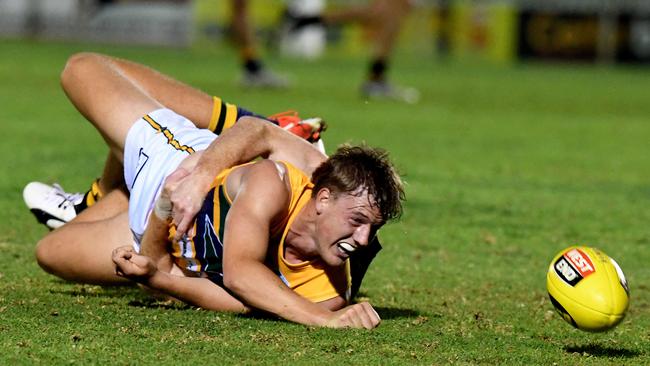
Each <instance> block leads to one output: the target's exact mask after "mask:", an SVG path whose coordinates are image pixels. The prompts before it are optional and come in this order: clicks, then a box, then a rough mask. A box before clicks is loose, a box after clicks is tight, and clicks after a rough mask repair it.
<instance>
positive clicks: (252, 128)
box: [237, 116, 274, 157]
mask: <svg viewBox="0 0 650 366" xmlns="http://www.w3.org/2000/svg"><path fill="white" fill-rule="evenodd" d="M237 126H239V127H240V128H242V129H244V130H246V132H247V133H248V134H249V136H254V137H255V145H257V146H256V147H257V148H259V147H262V148H263V149H262V150H263V153H262V156H264V157H266V156H267V155H268V154H269V152H270V150H269V146H270V145H269V137H270V131H271V130H270V129H271V128H273V127H274V126H273V124H271V123H269V122H268V121H265V120H262V119H260V118H257V117H251V116H245V117H242V118H240V119H239V120H238V121H237Z"/></svg>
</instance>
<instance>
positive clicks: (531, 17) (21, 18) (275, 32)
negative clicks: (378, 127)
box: [0, 0, 650, 64]
mask: <svg viewBox="0 0 650 366" xmlns="http://www.w3.org/2000/svg"><path fill="white" fill-rule="evenodd" d="M366 2H367V1H365V0H363V1H342V0H291V1H282V0H251V1H249V2H248V3H249V15H250V19H251V24H253V29H254V32H255V35H256V37H257V39H258V42H259V43H260V46H261V47H263V48H264V49H265V50H266V52H278V53H279V54H282V55H289V56H300V57H306V58H316V57H319V55H320V54H321V53H322V52H323V49H324V46H325V45H327V48H328V49H331V50H333V51H345V52H347V53H351V54H355V53H363V52H365V51H364V50H365V49H366V48H364V39H365V38H367V36H368V35H367V31H366V30H364V27H363V26H361V25H358V24H357V23H354V24H347V25H341V26H335V27H328V28H327V30H326V31H325V32H320V33H318V32H316V33H315V32H313V31H311V32H310V31H309V29H308V28H305V29H301V30H300V31H299V32H283V27H282V25H283V19H285V18H286V17H285V13H286V9H287V7H289V8H291V7H293V8H294V9H300V8H301V7H302V9H303V10H304V11H307V12H309V11H314V9H317V10H315V11H318V9H322V8H323V7H331V6H340V5H350V4H355V3H366ZM412 4H413V9H412V11H411V13H410V14H409V16H408V18H407V19H406V20H405V23H404V24H403V27H402V30H401V32H400V36H399V37H400V38H399V42H397V46H396V48H397V49H398V51H399V52H402V53H403V52H410V53H414V54H416V55H424V56H431V57H444V58H451V59H454V60H455V59H461V60H462V59H469V60H474V59H478V60H485V61H488V62H494V63H503V64H507V63H512V62H516V61H518V60H535V59H544V60H566V61H574V60H581V61H588V62H599V63H617V62H624V63H630V62H632V63H648V62H650V1H647V0H510V1H504V0H482V1H471V0H416V1H413V2H412ZM230 24H231V6H230V1H226V0H218V1H217V0H176V1H172V0H167V1H163V0H159V1H155V0H149V1H139V0H57V1H48V0H0V36H1V37H3V38H22V37H27V38H32V39H47V40H74V41H91V42H105V43H120V44H147V45H156V46H169V47H180V48H183V47H190V46H197V45H198V46H205V45H213V44H215V43H217V44H218V43H219V42H229V40H230V39H231V37H229V34H230V29H231V27H230ZM289 33H291V34H289Z"/></svg>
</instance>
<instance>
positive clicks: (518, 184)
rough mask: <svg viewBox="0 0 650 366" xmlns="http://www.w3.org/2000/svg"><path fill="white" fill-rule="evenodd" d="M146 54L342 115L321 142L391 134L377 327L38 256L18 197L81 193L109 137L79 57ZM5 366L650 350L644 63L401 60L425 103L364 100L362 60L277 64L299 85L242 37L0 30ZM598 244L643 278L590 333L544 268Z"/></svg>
mask: <svg viewBox="0 0 650 366" xmlns="http://www.w3.org/2000/svg"><path fill="white" fill-rule="evenodd" d="M81 50H94V51H101V52H106V53H110V54H113V55H117V56H122V57H126V58H130V59H134V60H137V61H140V62H143V63H146V64H149V65H152V66H154V67H155V68H158V69H160V70H162V71H164V72H166V73H169V74H171V75H173V76H175V77H177V78H179V79H181V80H183V81H186V82H188V83H190V84H193V85H196V86H199V87H201V88H203V89H205V90H207V91H209V92H211V93H215V94H218V95H221V96H223V97H224V98H225V99H227V100H229V101H233V102H237V103H239V104H241V105H243V106H246V107H249V108H250V109H253V110H256V111H259V112H261V113H269V114H270V113H273V112H278V111H281V110H285V109H289V108H294V109H298V110H300V111H301V112H302V113H303V114H307V115H320V116H323V117H324V118H326V119H327V120H328V121H329V124H330V129H329V131H327V133H326V137H325V141H326V145H327V147H328V148H329V149H333V148H334V147H335V146H336V145H337V144H339V143H343V142H347V141H352V142H359V141H367V142H368V143H369V144H371V145H377V146H382V147H385V148H387V149H388V150H389V151H391V152H392V156H393V157H394V160H395V161H396V162H397V165H398V166H399V167H400V170H401V171H402V173H403V174H404V177H405V180H406V182H407V183H408V186H407V195H408V202H407V203H406V207H405V214H404V216H403V218H402V220H401V221H400V222H398V223H394V224H392V225H389V226H387V227H386V228H385V229H383V230H382V237H383V242H384V247H385V250H384V251H383V252H382V253H381V254H380V256H379V257H378V259H377V260H376V262H375V263H374V265H373V267H372V268H371V270H370V272H369V274H368V276H367V277H366V280H365V282H364V286H363V288H362V292H363V296H364V297H367V298H368V299H369V300H370V302H371V303H372V304H374V305H375V306H376V308H377V309H378V311H379V313H380V315H381V316H382V318H383V323H382V325H381V326H380V327H379V328H377V329H376V330H373V331H361V330H331V329H317V328H309V327H305V326H301V325H296V324H290V323H287V322H284V321H274V320H268V319H251V318H247V317H242V316H236V315H230V314H219V313H213V312H207V311H202V310H199V309H193V308H183V307H180V306H173V307H169V306H164V305H162V304H159V303H156V302H152V301H150V300H149V299H147V297H146V296H144V295H143V294H141V293H140V292H139V291H138V290H136V289H134V288H119V289H116V288H102V287H98V286H86V285H78V284H71V283H66V282H63V281H60V280H57V279H55V278H54V277H52V276H49V275H47V274H46V273H44V272H43V271H42V270H41V269H40V268H39V267H38V265H37V264H36V262H35V260H34V258H33V248H34V244H35V243H36V242H37V241H38V239H39V238H40V237H41V236H42V235H44V234H45V233H46V230H45V228H43V227H41V226H39V225H37V224H36V222H35V220H34V219H33V218H32V217H31V215H30V213H29V212H28V211H27V209H26V208H25V207H24V204H23V201H22V196H21V192H22V188H23V187H24V185H25V184H26V183H27V182H29V181H31V180H40V181H45V182H54V181H58V182H60V183H61V184H62V185H63V186H64V187H66V188H69V189H76V190H85V189H86V187H87V186H88V184H89V182H90V181H91V180H92V179H93V178H95V177H96V176H97V175H98V174H99V173H100V167H101V164H102V163H103V160H104V157H105V153H106V149H105V147H104V146H103V142H102V140H101V139H100V138H99V136H98V135H97V134H96V133H95V131H94V130H93V128H92V127H91V126H90V125H89V124H88V123H85V121H84V120H83V119H82V117H81V116H80V115H79V114H78V113H77V112H76V111H75V110H74V108H73V107H72V106H71V105H70V104H69V103H68V102H67V100H66V98H65V96H64V94H63V92H62V91H61V89H60V88H59V85H58V76H59V73H60V71H61V69H62V66H63V65H64V62H65V60H66V58H67V57H68V56H69V55H71V54H72V53H74V52H77V51H81ZM0 55H2V57H0V83H1V84H0V126H2V131H3V136H4V137H3V141H4V143H3V144H2V149H1V150H0V151H2V156H3V157H4V159H3V162H2V163H1V164H0V192H1V195H0V212H2V220H1V222H0V250H1V253H2V254H0V364H3V365H13V364H25V365H26V364H34V363H41V364H169V365H171V364H198V363H205V362H210V363H211V364H284V363H289V362H291V363H296V364H332V365H335V364H336V365H338V364H377V365H378V364H448V363H454V364H489V365H494V364H507V365H510V364H540V365H569V364H580V365H592V364H593V365H600V364H611V365H620V364H626V365H632V364H638V365H643V364H650V285H649V284H648V281H650V267H649V266H648V263H650V248H649V246H650V225H649V224H650V169H649V167H650V103H649V102H648V91H647V90H648V85H650V73H648V69H642V68H607V67H597V66H589V65H568V66H567V65H536V64H527V65H517V66H512V67H496V66H487V65H467V64H462V65H461V64H455V63H451V62H436V60H434V59H429V58H424V59H418V58H415V57H403V58H398V59H397V60H396V61H395V65H394V70H393V71H394V73H393V75H392V76H393V78H394V79H395V80H397V81H399V82H400V83H403V84H407V85H413V86H415V87H417V88H419V89H420V90H421V91H422V95H423V100H422V102H421V103H420V104H418V105H416V106H408V105H404V104H399V103H393V102H364V101H362V100H361V99H360V98H359V97H358V95H357V87H358V82H360V80H361V78H362V76H363V74H364V71H365V62H364V60H363V59H360V58H359V59H350V58H346V57H342V56H336V55H329V56H327V57H326V58H325V59H323V60H319V61H315V62H308V63H304V62H299V61H290V60H274V62H273V65H274V66H275V67H276V68H277V69H279V70H287V72H289V71H290V73H291V75H292V76H293V77H294V80H295V82H296V86H295V88H293V89H290V90H288V91H281V92H268V91H246V90H242V89H240V88H238V87H237V86H236V84H235V80H236V78H237V71H238V68H237V65H236V61H235V55H234V53H233V52H232V51H231V50H228V49H218V48H210V49H205V50H193V51H189V52H188V51H186V50H167V49H148V48H145V49H137V48H125V47H99V46H88V45H78V44H43V43H30V42H18V41H0ZM572 244H587V245H593V246H597V247H599V248H601V249H602V250H604V251H605V252H607V253H608V254H610V255H611V256H613V257H614V258H616V259H617V261H618V262H619V263H620V264H621V266H622V267H623V270H624V271H625V273H626V275H627V277H628V281H629V283H630V288H631V294H632V299H631V306H630V309H629V312H628V315H627V317H626V319H625V320H624V321H623V323H622V324H620V325H619V326H618V327H617V328H615V329H614V330H612V331H610V332H608V333H604V334H590V333H585V332H581V331H578V330H575V329H573V328H571V327H570V326H569V325H568V324H566V323H564V322H563V321H562V320H561V319H560V317H559V316H557V315H556V314H555V313H554V312H553V310H552V306H551V304H550V302H549V300H548V297H547V295H546V289H545V274H546V269H547V266H548V264H549V262H550V260H551V259H552V257H553V256H554V255H555V253H556V252H558V251H559V250H561V249H562V248H564V247H566V246H569V245H572Z"/></svg>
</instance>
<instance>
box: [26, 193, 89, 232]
mask: <svg viewBox="0 0 650 366" xmlns="http://www.w3.org/2000/svg"><path fill="white" fill-rule="evenodd" d="M23 199H24V200H25V204H26V205H27V207H28V208H29V210H30V211H32V213H33V214H34V216H36V220H38V222H40V223H41V224H44V225H45V226H47V227H49V228H50V229H56V228H59V227H61V226H63V225H64V224H65V223H67V222H69V221H70V220H72V219H74V218H75V217H76V216H77V210H76V209H75V205H79V204H80V203H82V202H83V200H84V195H83V194H82V193H68V192H65V191H64V190H63V188H61V186H60V185H58V184H56V183H54V184H53V185H48V184H44V183H40V182H31V183H29V184H27V185H26V186H25V189H23Z"/></svg>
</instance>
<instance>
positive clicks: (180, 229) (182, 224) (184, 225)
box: [174, 216, 191, 241]
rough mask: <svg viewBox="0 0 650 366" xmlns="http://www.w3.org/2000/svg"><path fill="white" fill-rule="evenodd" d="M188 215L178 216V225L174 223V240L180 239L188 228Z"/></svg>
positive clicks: (189, 220)
mask: <svg viewBox="0 0 650 366" xmlns="http://www.w3.org/2000/svg"><path fill="white" fill-rule="evenodd" d="M188 217H189V216H182V217H181V218H180V220H179V223H178V225H176V235H174V240H176V241H178V240H180V239H181V238H182V237H183V235H184V234H185V233H186V232H187V230H188V229H189V228H190V222H191V219H188Z"/></svg>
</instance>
